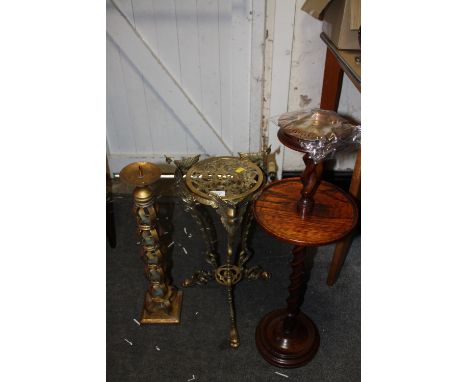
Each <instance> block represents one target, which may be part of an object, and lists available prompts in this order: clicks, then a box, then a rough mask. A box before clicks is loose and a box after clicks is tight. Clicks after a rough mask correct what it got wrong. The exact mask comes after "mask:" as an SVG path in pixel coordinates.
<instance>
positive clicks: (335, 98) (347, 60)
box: [320, 33, 361, 286]
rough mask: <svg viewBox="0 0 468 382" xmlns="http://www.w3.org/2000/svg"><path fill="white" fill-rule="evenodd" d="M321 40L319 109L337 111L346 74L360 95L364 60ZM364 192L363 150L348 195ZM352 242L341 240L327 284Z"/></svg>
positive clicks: (357, 194)
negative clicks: (322, 59)
mask: <svg viewBox="0 0 468 382" xmlns="http://www.w3.org/2000/svg"><path fill="white" fill-rule="evenodd" d="M320 38H321V39H322V41H323V42H324V43H325V45H326V46H327V53H326V58H325V69H324V73H323V85H322V98H321V100H320V108H321V109H326V110H334V111H337V110H338V105H339V102H340V94H341V85H342V81H343V74H344V73H346V75H347V76H348V78H349V79H350V80H351V82H352V83H353V84H354V86H355V87H356V89H357V90H359V92H360V91H361V65H360V63H358V62H357V60H356V57H357V56H359V57H360V56H361V52H360V51H354V50H340V49H338V48H337V47H336V46H335V45H334V44H333V42H331V41H330V39H329V38H328V37H327V35H326V34H325V33H321V34H320ZM360 192H361V149H359V151H358V153H357V156H356V163H355V164H354V171H353V177H352V179H351V185H350V187H349V193H350V194H351V195H353V196H354V197H355V198H356V199H358V198H359V197H360ZM352 240H353V237H352V235H351V234H350V235H348V236H347V237H346V238H344V239H343V240H340V241H339V242H338V243H337V244H336V247H335V252H334V254H333V259H332V262H331V264H330V269H329V271H328V278H327V284H328V285H330V286H332V285H333V284H334V283H335V282H336V280H337V278H338V274H339V272H340V270H341V267H342V266H343V263H344V260H345V258H346V254H347V253H348V250H349V247H350V246H351V242H352Z"/></svg>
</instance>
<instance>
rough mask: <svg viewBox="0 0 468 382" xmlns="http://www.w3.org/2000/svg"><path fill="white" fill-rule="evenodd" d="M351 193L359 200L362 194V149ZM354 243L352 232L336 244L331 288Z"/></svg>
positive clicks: (330, 274) (329, 281)
mask: <svg viewBox="0 0 468 382" xmlns="http://www.w3.org/2000/svg"><path fill="white" fill-rule="evenodd" d="M349 193H350V194H351V195H353V196H354V197H355V198H356V199H358V198H359V196H360V193H361V149H359V151H358V153H357V156H356V163H355V164H354V171H353V177H352V179H351V185H350V187H349ZM352 242H353V232H351V233H350V234H349V235H348V236H347V237H345V238H344V239H342V240H341V241H339V242H338V243H337V244H336V246H335V252H334V253H333V258H332V261H331V264H330V269H329V271H328V277H327V284H328V285H329V286H332V285H333V284H335V282H336V280H337V279H338V275H339V273H340V271H341V267H342V266H343V264H344V261H345V259H346V255H347V254H348V251H349V247H351V243H352Z"/></svg>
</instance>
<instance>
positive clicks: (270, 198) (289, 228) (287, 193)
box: [254, 178, 358, 246]
mask: <svg viewBox="0 0 468 382" xmlns="http://www.w3.org/2000/svg"><path fill="white" fill-rule="evenodd" d="M301 190H302V183H301V179H300V178H288V179H283V180H280V181H277V182H273V183H271V184H269V185H268V186H267V187H265V189H264V190H263V191H262V194H261V195H260V196H259V198H258V199H257V200H256V201H255V205H254V213H255V218H256V219H257V222H258V224H260V226H262V227H263V229H265V231H267V232H268V233H269V234H270V235H272V236H274V237H275V238H277V239H279V240H283V241H286V242H288V243H291V244H294V245H300V246H320V245H326V244H330V243H334V242H336V241H338V240H340V239H342V238H343V237H344V236H346V235H347V234H348V233H349V232H350V231H351V230H352V229H353V228H354V227H355V226H356V223H357V220H358V209H357V206H356V203H355V202H354V200H353V199H352V197H351V196H350V195H349V194H348V193H346V192H344V191H343V190H341V189H339V188H338V187H336V186H334V185H332V184H330V183H327V182H321V183H320V186H319V188H318V190H317V192H316V193H315V195H314V201H315V205H314V209H313V211H312V214H311V215H310V216H306V217H305V218H301V216H300V215H299V214H298V212H297V201H298V200H299V198H300V196H301V194H300V193H301Z"/></svg>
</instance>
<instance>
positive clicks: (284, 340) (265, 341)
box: [255, 309, 320, 368]
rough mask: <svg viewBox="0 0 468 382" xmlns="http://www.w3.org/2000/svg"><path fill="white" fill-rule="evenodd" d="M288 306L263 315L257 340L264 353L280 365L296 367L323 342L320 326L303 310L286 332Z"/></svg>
mask: <svg viewBox="0 0 468 382" xmlns="http://www.w3.org/2000/svg"><path fill="white" fill-rule="evenodd" d="M286 315H287V311H286V309H278V310H274V311H272V312H270V313H268V314H267V315H266V316H265V317H263V318H262V320H261V321H260V323H259V324H258V326H257V330H256V332H255V343H256V344H257V349H258V351H259V352H260V354H261V355H262V357H263V358H264V359H265V360H266V361H267V362H269V363H271V364H272V365H274V366H277V367H283V368H294V367H299V366H303V365H305V364H306V363H307V362H309V361H310V360H311V359H312V358H314V356H315V354H316V353H317V350H318V348H319V344H320V336H319V333H318V330H317V327H316V326H315V324H314V323H313V322H312V320H311V319H310V318H309V317H307V316H306V315H305V314H304V313H302V312H300V313H299V314H298V315H297V317H296V320H297V321H296V322H297V323H296V326H295V328H294V330H293V331H292V332H291V333H290V334H288V335H286V334H285V333H284V331H283V321H284V318H285V317H286Z"/></svg>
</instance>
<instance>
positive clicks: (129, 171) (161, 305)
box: [120, 162, 182, 324]
mask: <svg viewBox="0 0 468 382" xmlns="http://www.w3.org/2000/svg"><path fill="white" fill-rule="evenodd" d="M160 176H161V170H160V169H159V167H158V166H156V165H155V164H153V163H149V162H135V163H131V164H129V165H128V166H126V167H124V168H123V169H122V171H121V172H120V178H121V179H122V181H124V182H125V183H127V184H130V185H132V186H135V190H134V191H133V199H134V203H135V205H134V207H133V213H134V214H135V216H136V220H137V227H138V229H137V231H138V236H139V238H140V243H141V246H142V259H143V261H144V262H145V274H146V277H147V278H148V281H149V286H148V290H147V292H146V295H145V301H144V306H143V311H142V314H141V319H140V323H141V324H176V323H179V322H180V310H181V306H182V291H178V290H177V289H176V288H175V287H174V286H172V285H169V282H168V278H167V276H166V265H167V264H166V260H165V252H166V248H164V247H163V245H162V243H161V242H160V240H159V237H160V231H161V230H160V228H159V226H158V223H157V215H156V214H157V210H158V206H157V205H156V204H155V199H154V194H153V190H152V189H151V188H150V185H152V184H154V183H155V182H156V181H157V180H158V179H159V178H160Z"/></svg>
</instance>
